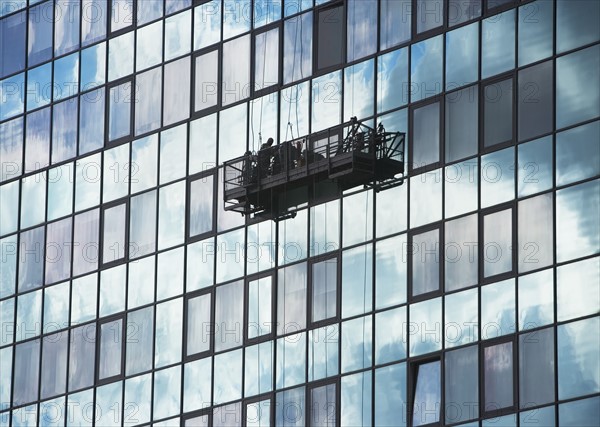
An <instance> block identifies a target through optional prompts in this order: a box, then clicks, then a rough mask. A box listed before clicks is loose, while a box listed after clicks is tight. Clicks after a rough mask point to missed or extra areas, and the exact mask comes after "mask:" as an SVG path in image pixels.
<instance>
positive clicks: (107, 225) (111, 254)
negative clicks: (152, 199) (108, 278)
mask: <svg viewBox="0 0 600 427" xmlns="http://www.w3.org/2000/svg"><path fill="white" fill-rule="evenodd" d="M126 214H127V211H126V205H125V204H121V205H118V206H115V207H114V208H110V209H106V210H105V211H104V221H103V228H104V232H103V235H102V248H103V249H102V262H103V263H104V264H106V263H108V262H111V261H116V260H119V259H121V258H123V257H124V256H125V245H126V243H125V221H126Z"/></svg>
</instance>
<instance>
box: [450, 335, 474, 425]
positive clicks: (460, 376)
mask: <svg viewBox="0 0 600 427" xmlns="http://www.w3.org/2000/svg"><path fill="white" fill-rule="evenodd" d="M478 366H479V348H478V347H477V346H470V347H465V348H461V349H459V350H454V351H449V352H447V353H446V354H445V358H444V372H445V389H446V400H445V408H446V409H445V414H446V415H445V417H446V418H445V419H446V424H454V423H457V422H461V421H467V420H471V419H473V418H477V417H478V416H479V369H478Z"/></svg>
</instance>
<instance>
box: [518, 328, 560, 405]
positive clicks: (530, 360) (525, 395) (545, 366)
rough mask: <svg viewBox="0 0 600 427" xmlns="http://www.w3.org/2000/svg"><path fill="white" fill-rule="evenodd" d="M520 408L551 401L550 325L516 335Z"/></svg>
mask: <svg viewBox="0 0 600 427" xmlns="http://www.w3.org/2000/svg"><path fill="white" fill-rule="evenodd" d="M519 401H520V407H521V408H528V407H532V406H539V405H543V404H544V403H549V402H552V401H554V328H546V329H542V330H540V331H536V332H530V333H528V334H524V335H520V336H519Z"/></svg>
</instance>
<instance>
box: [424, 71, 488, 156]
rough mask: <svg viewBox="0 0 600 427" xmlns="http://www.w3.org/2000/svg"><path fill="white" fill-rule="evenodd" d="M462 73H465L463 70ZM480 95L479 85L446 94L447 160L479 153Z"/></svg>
mask: <svg viewBox="0 0 600 427" xmlns="http://www.w3.org/2000/svg"><path fill="white" fill-rule="evenodd" d="M461 75H464V74H463V73H462V72H461ZM478 95H479V90H478V86H471V87H469V88H466V89H462V90H460V91H458V92H454V93H452V94H449V95H446V129H445V134H446V138H445V139H446V162H453V161H455V160H459V159H463V158H465V157H469V156H472V155H473V154H476V153H477V142H478V140H479V136H478V133H479V120H478V119H477V117H478V114H479V109H478V104H479V102H478ZM425 124H426V125H427V124H428V123H425Z"/></svg>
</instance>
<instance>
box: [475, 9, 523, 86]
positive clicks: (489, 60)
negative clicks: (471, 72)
mask: <svg viewBox="0 0 600 427" xmlns="http://www.w3.org/2000/svg"><path fill="white" fill-rule="evenodd" d="M515 26H516V25H515V11H514V10H509V11H506V12H504V13H501V14H499V15H495V16H492V17H490V18H487V19H484V20H483V24H482V31H481V38H482V49H481V77H482V78H484V79H485V78H487V77H491V76H495V75H496V74H500V73H502V72H504V71H508V70H510V69H512V68H514V66H515Z"/></svg>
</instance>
